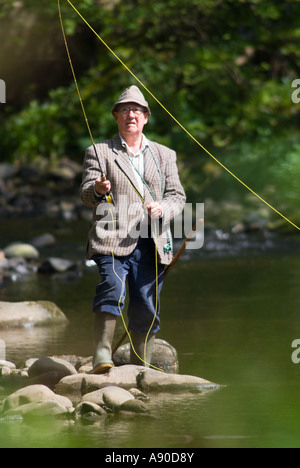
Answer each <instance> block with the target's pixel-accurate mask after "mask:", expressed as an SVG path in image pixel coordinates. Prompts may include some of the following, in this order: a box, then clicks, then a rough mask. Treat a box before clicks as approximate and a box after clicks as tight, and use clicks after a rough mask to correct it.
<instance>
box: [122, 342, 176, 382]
mask: <svg viewBox="0 0 300 468" xmlns="http://www.w3.org/2000/svg"><path fill="white" fill-rule="evenodd" d="M113 361H114V364H115V366H124V365H126V364H130V344H129V343H127V344H125V345H124V346H121V347H120V348H119V349H118V350H117V352H116V353H115V355H114V357H113ZM151 364H152V366H154V367H156V368H157V369H161V370H163V371H164V372H166V373H167V374H177V373H178V372H179V362H178V354H177V351H176V349H175V348H173V346H171V345H170V344H169V343H168V342H167V341H165V340H160V339H156V340H155V342H154V348H153V353H152V360H151Z"/></svg>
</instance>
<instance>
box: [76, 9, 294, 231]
mask: <svg viewBox="0 0 300 468" xmlns="http://www.w3.org/2000/svg"><path fill="white" fill-rule="evenodd" d="M67 2H68V3H69V5H70V6H71V7H72V8H73V10H74V11H75V12H76V13H77V15H78V16H79V17H80V18H81V19H82V21H83V22H84V23H85V24H86V25H87V26H88V27H89V29H90V30H91V31H92V32H93V33H94V34H95V36H96V37H97V38H98V39H99V40H100V41H101V42H102V44H103V45H104V46H105V47H106V48H107V50H109V52H110V53H111V54H112V55H113V56H114V57H115V58H116V59H117V60H118V61H119V62H120V63H121V65H122V66H123V67H124V68H125V70H127V71H128V73H130V75H131V76H132V77H133V78H134V79H135V80H136V81H137V82H138V83H139V84H140V85H141V86H142V87H143V88H144V89H145V91H147V93H148V94H150V96H151V97H152V98H153V99H154V100H155V101H156V102H157V103H158V104H159V105H160V107H162V109H163V110H164V111H165V112H166V113H167V114H168V115H169V116H170V117H171V118H172V119H173V120H174V122H175V123H176V124H177V125H178V126H179V127H180V128H181V129H182V130H183V131H184V132H185V133H186V134H187V135H188V136H189V137H190V138H191V139H192V140H193V141H194V142H195V143H196V144H197V145H198V146H199V147H200V148H201V149H202V150H203V151H205V153H207V154H208V156H210V157H211V158H212V159H213V160H214V161H215V162H216V163H217V164H219V166H221V167H222V169H224V170H225V171H226V172H227V173H228V174H229V175H231V177H233V178H234V179H235V180H236V181H237V182H239V183H240V184H241V185H242V186H243V187H244V188H245V189H246V190H248V191H249V192H250V193H252V195H254V196H255V197H256V198H258V199H259V200H260V201H261V202H262V203H264V204H265V205H267V206H268V207H269V208H270V209H271V210H272V211H274V212H275V213H276V214H278V215H279V216H280V217H281V218H283V219H284V220H285V221H287V222H288V223H289V224H291V225H292V226H293V227H294V228H296V229H298V231H300V227H299V226H297V224H295V223H293V221H291V220H290V219H289V218H287V217H286V216H285V215H284V214H283V213H281V212H280V211H279V210H277V209H276V208H275V207H274V206H273V205H271V204H270V203H268V202H267V201H266V200H265V199H264V198H263V197H261V196H260V195H259V194H258V193H257V192H255V191H254V190H253V189H252V188H251V187H249V185H247V184H246V183H245V182H244V181H243V180H241V179H240V178H239V177H238V176H237V175H236V174H234V173H233V172H232V171H231V170H230V169H228V167H226V166H225V165H224V164H223V163H222V162H221V161H219V159H217V158H216V157H215V156H214V155H213V154H212V153H211V152H210V151H208V149H206V148H205V147H204V146H203V145H202V144H201V143H200V142H199V141H198V140H197V138H195V137H194V136H193V135H192V134H191V133H190V132H189V131H188V130H187V129H186V128H185V127H184V125H182V124H181V123H180V122H179V121H178V120H177V119H176V117H174V116H173V114H172V113H171V112H170V111H169V110H168V109H167V108H166V107H165V106H164V105H163V104H162V103H161V101H159V99H157V97H156V96H155V95H154V94H153V93H152V92H151V91H150V90H149V89H148V88H147V86H146V85H145V84H144V83H143V82H142V81H141V80H140V79H139V78H138V77H137V76H136V75H135V74H134V73H133V71H132V70H131V69H130V68H129V67H128V66H127V65H126V64H125V63H124V62H123V60H122V59H121V58H120V57H119V56H118V55H117V54H116V53H115V52H114V51H113V50H112V49H111V48H110V47H109V45H108V44H107V43H106V42H105V41H104V39H102V37H101V36H100V35H99V34H98V33H97V32H96V31H95V30H94V29H93V27H92V26H91V25H90V24H89V23H88V21H87V20H86V19H85V18H84V17H83V16H82V14H81V13H80V12H79V11H78V10H77V8H76V7H75V6H74V5H73V4H72V2H71V1H70V0H67Z"/></svg>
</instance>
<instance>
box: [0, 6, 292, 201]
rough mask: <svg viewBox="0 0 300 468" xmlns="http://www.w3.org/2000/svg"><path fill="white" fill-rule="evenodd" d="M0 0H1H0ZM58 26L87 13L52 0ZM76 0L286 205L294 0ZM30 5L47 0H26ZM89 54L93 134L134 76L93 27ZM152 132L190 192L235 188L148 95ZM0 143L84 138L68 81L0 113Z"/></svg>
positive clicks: (85, 82) (210, 142)
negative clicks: (60, 19)
mask: <svg viewBox="0 0 300 468" xmlns="http://www.w3.org/2000/svg"><path fill="white" fill-rule="evenodd" d="M7 2H8V0H7ZM61 3H62V9H63V14H64V21H65V25H66V29H67V33H68V35H69V36H70V35H73V34H74V33H75V32H76V31H77V32H78V31H82V30H85V28H86V25H84V24H83V22H82V20H81V19H80V18H79V17H78V16H77V15H76V14H75V12H74V11H73V9H72V8H71V7H70V6H69V4H68V2H67V1H64V0H62V2H61ZM74 4H75V6H76V8H78V10H79V11H80V12H81V13H82V14H83V16H84V17H85V18H86V19H87V21H88V22H90V23H91V25H92V27H93V28H94V29H95V30H96V31H97V32H99V34H100V35H101V37H103V39H104V40H105V41H106V42H107V43H108V44H109V46H110V47H111V48H112V49H113V50H114V51H115V53H116V54H117V55H118V56H119V57H120V58H121V59H122V60H123V61H124V62H125V63H126V64H127V66H128V67H129V68H131V69H132V71H133V72H134V73H135V74H136V75H137V76H138V77H139V79H140V80H141V81H142V82H143V83H145V85H146V86H147V87H148V88H149V89H150V90H151V91H152V92H153V93H154V94H155V95H156V96H157V98H158V99H159V100H160V101H161V102H162V103H163V104H164V105H165V106H166V108H167V109H169V110H170V112H171V113H173V114H174V115H175V117H176V118H177V119H178V120H179V121H180V122H182V124H183V125H184V126H185V127H186V128H187V129H188V130H189V131H190V132H191V133H192V134H193V135H194V136H195V137H196V138H197V139H199V141H200V142H201V143H202V144H203V145H204V146H206V147H208V149H209V150H210V151H211V152H212V153H213V154H214V155H215V156H216V157H218V158H219V159H220V160H221V161H222V163H224V164H225V165H226V166H228V167H229V169H230V170H232V171H233V172H236V173H237V175H238V176H239V177H241V178H243V179H244V180H245V182H246V183H247V184H249V185H253V188H254V190H258V191H260V193H261V194H262V195H263V196H264V195H266V196H268V197H271V200H270V202H273V201H274V203H278V204H279V208H281V207H283V208H284V209H288V210H293V209H295V210H296V204H297V200H298V198H299V195H300V189H299V188H298V185H299V184H298V180H299V175H300V157H299V156H300V138H299V137H300V133H299V117H298V108H297V106H296V105H295V104H293V103H292V100H291V94H292V91H293V90H292V88H291V83H292V81H293V80H294V79H296V78H300V65H299V64H300V47H298V45H297V44H298V43H299V36H300V29H299V24H298V23H299V12H300V2H299V0H286V1H285V2H282V1H281V0H280V1H279V0H272V1H271V0H264V1H261V0H223V1H222V0H201V1H199V0H156V1H155V2H152V3H150V2H145V0H127V1H126V2H120V1H117V0H116V1H111V2H105V1H104V0H102V1H101V0H98V1H92V0H78V1H75V0H74ZM26 8H28V9H32V10H33V11H35V12H36V13H37V14H38V15H49V17H50V16H55V15H57V4H56V2H49V1H48V0H40V1H39V2H36V1H35V0H26ZM85 40H86V41H90V43H91V51H92V52H91V53H93V54H94V55H95V57H94V66H93V67H92V68H90V69H89V70H86V72H85V73H84V74H81V76H80V77H79V80H78V81H79V86H80V89H81V91H82V95H83V99H84V103H85V105H86V110H87V114H88V117H89V121H90V124H91V127H92V130H93V133H94V137H95V139H105V138H108V137H111V136H112V135H113V134H114V133H115V131H116V129H115V124H114V121H113V119H112V117H111V114H110V109H111V107H112V103H113V101H114V100H115V99H116V98H117V97H118V96H119V94H120V92H121V91H122V90H123V89H124V88H125V87H127V86H129V85H131V84H136V83H135V81H134V79H133V78H132V77H131V76H130V75H129V74H128V72H127V71H125V70H124V68H123V67H122V66H121V65H120V63H119V62H118V61H117V60H116V59H115V58H114V57H113V56H112V55H111V54H110V53H109V52H108V50H107V49H106V48H105V47H104V46H103V44H101V43H100V42H99V41H97V40H96V39H95V38H94V36H93V35H92V34H91V35H90V36H87V37H86V39H85ZM66 67H68V62H67V59H66ZM149 100H150V103H151V107H152V111H153V117H152V119H151V122H150V124H149V127H148V129H147V133H148V135H149V136H151V137H152V138H155V139H157V140H159V141H160V142H162V143H164V144H167V145H170V146H172V147H173V148H174V149H176V150H177V152H178V155H179V163H180V168H181V173H182V178H183V181H184V183H185V186H186V188H187V191H188V194H189V196H190V197H191V198H192V199H196V200H197V201H199V199H203V198H205V197H206V196H214V197H215V198H216V199H217V198H218V197H222V196H223V197H224V196H225V197H232V196H234V195H233V193H236V192H239V193H240V195H241V197H243V196H244V195H245V192H244V191H243V190H242V189H240V188H239V187H238V186H237V185H236V182H235V181H233V179H231V178H230V176H228V175H226V173H225V172H223V170H220V168H219V167H218V165H217V164H216V163H212V161H211V160H210V159H209V157H208V156H207V155H206V153H204V152H203V151H201V149H200V148H199V147H198V146H196V145H195V143H193V142H192V141H191V140H190V139H189V138H188V137H187V136H186V135H185V134H184V133H183V132H182V130H180V129H179V127H178V126H177V125H176V124H175V122H174V121H173V120H172V119H171V118H170V117H169V116H168V115H167V114H166V113H165V112H164V110H162V109H161V108H160V107H159V106H158V104H157V103H156V102H153V100H152V99H151V98H150V97H149ZM0 139H1V143H0V147H1V154H3V155H5V156H6V157H11V158H12V159H15V160H22V161H34V160H35V158H36V156H42V157H46V158H47V157H49V155H50V156H52V157H56V158H60V157H61V156H63V155H65V154H68V155H69V156H71V157H73V158H76V159H78V160H80V159H82V157H83V152H84V149H85V147H86V146H88V145H89V144H90V140H89V136H88V134H87V130H86V126H85V123H84V119H83V117H82V114H81V108H80V104H79V101H78V97H77V94H76V90H75V88H74V85H73V84H70V86H68V87H66V88H58V89H57V90H54V91H51V92H50V93H49V98H48V100H47V102H42V103H39V102H37V101H34V102H32V103H31V104H30V105H29V106H28V107H27V108H25V109H23V110H22V111H21V112H19V113H16V114H14V113H12V115H10V116H6V118H5V120H4V123H3V125H2V128H1V130H0Z"/></svg>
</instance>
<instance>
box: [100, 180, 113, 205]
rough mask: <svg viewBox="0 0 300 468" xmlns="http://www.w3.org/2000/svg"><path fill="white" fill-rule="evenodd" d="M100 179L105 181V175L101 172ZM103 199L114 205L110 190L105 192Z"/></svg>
mask: <svg viewBox="0 0 300 468" xmlns="http://www.w3.org/2000/svg"><path fill="white" fill-rule="evenodd" d="M101 180H102V182H105V181H106V176H105V175H104V174H102V176H101ZM105 200H106V202H107V203H109V204H110V205H114V204H115V200H114V196H113V194H112V191H111V190H110V191H109V192H107V194H106V195H105Z"/></svg>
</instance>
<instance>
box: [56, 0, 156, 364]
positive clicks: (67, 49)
mask: <svg viewBox="0 0 300 468" xmlns="http://www.w3.org/2000/svg"><path fill="white" fill-rule="evenodd" d="M71 6H72V5H71ZM58 12H59V19H60V25H61V29H62V33H63V38H64V43H65V47H66V51H67V55H68V59H69V63H70V67H71V71H72V75H73V79H74V82H75V85H76V91H77V95H78V97H79V100H80V104H81V108H82V112H83V115H84V119H85V122H86V125H87V128H88V132H89V135H90V138H91V141H92V144H93V148H94V151H95V154H96V158H97V160H98V163H99V168H100V173H101V175H102V178H104V179H105V175H104V172H103V171H102V168H101V163H100V159H99V155H98V152H97V148H96V144H95V140H94V137H93V133H92V130H91V127H90V124H89V121H88V117H87V114H86V110H85V106H84V103H83V100H82V96H81V92H80V89H79V85H78V82H77V77H76V73H75V69H74V66H73V62H72V58H71V54H70V50H69V46H68V42H67V37H66V33H65V27H64V23H63V18H62V12H61V5H60V0H58ZM100 154H101V155H102V156H104V158H106V160H108V161H110V160H109V157H108V156H107V155H106V154H105V153H103V152H101V151H100ZM116 169H117V170H118V171H119V173H120V174H121V175H122V176H123V177H125V178H126V179H127V180H128V181H129V183H130V185H131V186H132V188H133V189H134V191H135V192H136V194H137V195H138V197H139V198H140V200H141V202H142V203H143V205H144V206H145V207H146V208H147V204H146V201H145V200H144V198H143V197H142V196H141V194H140V193H139V191H138V190H137V188H136V187H135V186H134V184H133V183H132V182H131V180H130V179H129V178H128V177H126V176H125V174H124V173H123V172H122V171H121V170H120V168H118V167H117V166H116ZM107 198H108V207H109V211H110V214H111V216H112V221H113V232H115V219H114V215H113V212H112V208H111V205H112V204H113V203H112V198H111V196H109V197H107ZM154 224H155V223H154ZM112 239H113V236H111V254H112V259H113V272H114V274H115V275H116V277H117V278H118V279H119V281H121V284H122V292H121V296H120V298H119V302H118V308H119V312H120V315H121V318H122V322H123V325H124V328H125V330H126V333H127V335H128V338H129V341H130V344H131V347H132V350H133V352H134V354H135V355H136V356H137V357H138V358H139V359H140V360H141V361H142V362H143V363H144V364H145V366H149V367H152V368H154V369H156V370H159V371H161V372H164V371H163V370H162V369H160V368H158V367H155V366H152V365H151V363H147V362H146V357H147V356H146V352H147V343H148V340H149V335H150V333H151V330H152V328H153V325H154V323H155V320H156V317H157V315H158V251H157V244H156V241H157V230H156V224H155V239H154V245H155V268H156V307H155V314H154V318H153V322H152V324H151V326H150V328H149V331H148V333H147V335H146V339H145V348H144V359H142V357H141V356H139V355H138V354H137V352H136V350H135V347H134V345H133V342H132V338H131V335H130V332H129V330H128V328H127V325H126V321H125V319H124V316H123V312H122V308H121V302H122V301H124V295H123V291H124V281H123V280H122V278H120V276H119V275H118V274H117V272H116V269H115V254H114V249H113V245H112Z"/></svg>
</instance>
